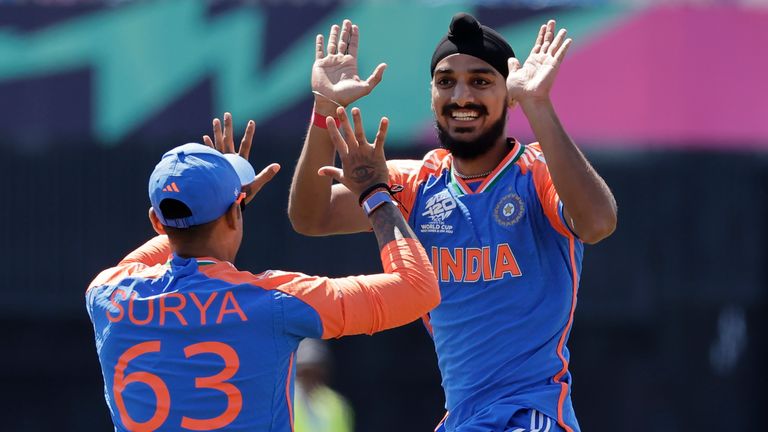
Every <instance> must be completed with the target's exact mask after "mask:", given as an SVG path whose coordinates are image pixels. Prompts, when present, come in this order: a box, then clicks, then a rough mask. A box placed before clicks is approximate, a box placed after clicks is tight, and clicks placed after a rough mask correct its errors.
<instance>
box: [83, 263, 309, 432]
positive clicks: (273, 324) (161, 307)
mask: <svg viewBox="0 0 768 432" xmlns="http://www.w3.org/2000/svg"><path fill="white" fill-rule="evenodd" d="M107 272H109V271H107ZM112 273H117V274H114V276H113V277H109V276H107V277H106V278H105V277H100V278H101V279H99V278H97V281H98V282H97V284H96V285H94V286H92V287H91V288H90V289H89V291H88V294H87V305H88V312H89V314H90V315H91V319H92V321H93V324H94V330H95V333H96V345H97V351H98V354H99V360H100V362H101V365H102V373H103V375H104V382H105V396H106V399H107V401H108V405H109V408H110V411H111V415H112V419H113V421H114V423H115V425H116V430H157V429H159V430H180V429H193V430H215V429H221V428H226V429H227V430H248V431H290V430H291V414H290V410H291V394H292V388H291V387H292V378H291V377H292V375H293V371H292V366H293V352H294V351H295V350H296V347H297V345H298V343H299V341H300V339H301V338H300V337H299V336H292V335H290V334H289V332H286V331H285V328H286V327H285V320H286V319H288V318H290V319H294V318H295V317H285V316H284V314H283V309H282V308H281V307H280V302H281V297H282V296H284V294H282V293H280V292H279V291H271V290H267V289H262V288H260V287H259V286H258V283H257V282H258V278H259V276H254V275H251V274H250V273H246V272H239V271H237V270H236V269H235V268H234V267H233V266H232V265H231V264H229V263H226V262H217V261H214V260H204V259H183V258H179V257H174V258H173V260H172V261H171V262H170V263H169V264H166V265H160V266H154V267H147V268H144V269H141V270H140V271H138V272H135V273H132V274H130V275H129V276H128V277H125V275H124V274H120V273H119V272H114V271H113V272H112ZM307 319H308V320H309V321H310V326H311V324H312V322H313V321H314V320H316V318H314V317H311V316H310V317H308V318H307ZM318 336H319V334H318Z"/></svg>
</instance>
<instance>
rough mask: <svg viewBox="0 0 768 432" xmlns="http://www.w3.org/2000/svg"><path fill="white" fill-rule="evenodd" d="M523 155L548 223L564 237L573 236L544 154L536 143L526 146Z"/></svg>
mask: <svg viewBox="0 0 768 432" xmlns="http://www.w3.org/2000/svg"><path fill="white" fill-rule="evenodd" d="M525 156H526V157H527V158H528V160H529V161H530V168H531V171H532V175H533V185H534V188H535V189H536V196H537V197H538V199H539V202H540V203H541V208H542V209H543V210H544V214H545V215H546V217H547V220H549V223H550V225H552V228H554V229H555V231H557V232H558V233H560V234H561V235H563V236H564V237H567V238H575V237H576V235H575V234H574V232H573V231H572V230H571V228H570V227H569V226H568V224H567V223H566V221H565V217H564V215H563V203H562V201H560V196H559V195H558V194H557V190H556V189H555V185H554V183H552V177H551V176H550V174H549V167H548V166H547V161H546V159H545V158H544V154H543V153H542V152H541V147H539V145H538V144H530V145H528V146H526V154H525Z"/></svg>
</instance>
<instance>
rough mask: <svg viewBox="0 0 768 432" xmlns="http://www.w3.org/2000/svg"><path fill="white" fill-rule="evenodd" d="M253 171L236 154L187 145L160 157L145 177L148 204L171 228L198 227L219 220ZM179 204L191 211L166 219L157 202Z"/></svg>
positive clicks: (251, 179)
mask: <svg viewBox="0 0 768 432" xmlns="http://www.w3.org/2000/svg"><path fill="white" fill-rule="evenodd" d="M255 178H256V172H255V171H254V170H253V167H252V166H251V164H250V163H248V161H247V160H245V159H244V158H242V157H240V156H239V155H236V154H233V153H228V154H222V153H221V152H219V151H218V150H215V149H213V148H211V147H208V146H206V145H202V144H197V143H189V144H184V145H182V146H179V147H176V148H174V149H173V150H170V151H169V152H167V153H166V154H164V155H163V157H162V159H160V162H159V163H158V164H157V166H155V170H154V171H152V175H150V176H149V201H150V202H151V203H152V208H153V209H154V211H155V214H156V215H157V217H158V219H160V223H162V224H163V225H165V226H170V227H175V228H188V227H191V226H194V225H202V224H204V223H208V222H211V221H213V220H216V219H218V218H220V217H221V216H222V215H223V214H224V213H225V212H226V211H227V209H229V207H230V206H231V205H232V203H234V202H235V201H237V199H238V198H239V196H240V192H241V191H242V187H243V186H245V185H247V184H249V183H251V182H252V181H253V180H254V179H255ZM166 199H173V200H177V201H180V202H181V203H183V204H184V205H186V206H187V207H188V208H189V210H190V211H191V213H192V214H191V215H190V216H187V217H181V218H175V219H171V218H167V217H166V216H165V215H163V213H162V211H161V205H160V203H162V202H163V200H166Z"/></svg>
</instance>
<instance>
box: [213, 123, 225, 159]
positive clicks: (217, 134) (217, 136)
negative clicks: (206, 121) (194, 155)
mask: <svg viewBox="0 0 768 432" xmlns="http://www.w3.org/2000/svg"><path fill="white" fill-rule="evenodd" d="M213 142H214V143H215V145H214V146H213V148H215V149H216V150H218V151H220V152H222V153H223V152H224V150H223V148H222V143H223V142H224V131H223V130H222V129H221V120H219V119H218V118H215V119H213Z"/></svg>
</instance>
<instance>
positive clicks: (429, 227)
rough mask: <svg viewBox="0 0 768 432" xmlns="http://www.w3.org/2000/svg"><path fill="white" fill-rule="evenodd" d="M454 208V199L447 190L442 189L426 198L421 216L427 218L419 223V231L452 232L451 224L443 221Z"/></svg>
mask: <svg viewBox="0 0 768 432" xmlns="http://www.w3.org/2000/svg"><path fill="white" fill-rule="evenodd" d="M454 209H456V200H454V199H453V197H452V196H451V194H450V193H449V192H448V191H447V190H442V191H440V192H439V193H437V194H435V195H433V196H432V197H431V198H429V199H428V200H427V203H426V205H425V206H424V212H423V213H421V215H422V216H424V217H425V218H427V219H428V220H427V221H426V222H425V223H421V224H420V225H419V229H420V230H421V232H428V233H445V234H453V225H450V224H448V223H446V222H445V220H446V219H447V218H448V216H450V215H451V214H452V213H453V211H454Z"/></svg>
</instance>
